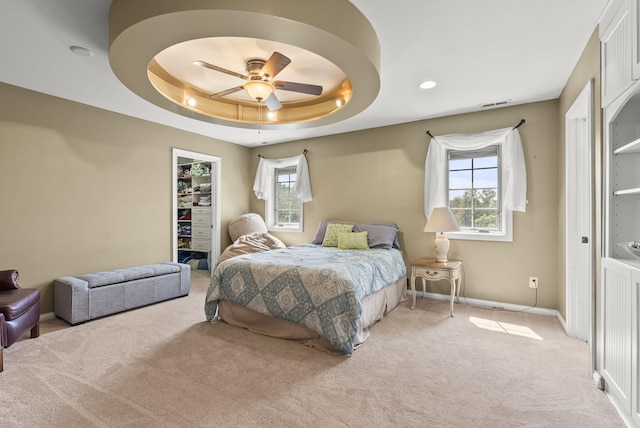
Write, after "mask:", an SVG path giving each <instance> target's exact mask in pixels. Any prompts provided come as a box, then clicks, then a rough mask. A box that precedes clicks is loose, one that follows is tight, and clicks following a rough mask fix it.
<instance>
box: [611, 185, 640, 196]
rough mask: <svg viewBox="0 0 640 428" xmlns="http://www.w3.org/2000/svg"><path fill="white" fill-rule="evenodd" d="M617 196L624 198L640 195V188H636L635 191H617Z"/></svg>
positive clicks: (615, 193)
mask: <svg viewBox="0 0 640 428" xmlns="http://www.w3.org/2000/svg"><path fill="white" fill-rule="evenodd" d="M613 194H614V195H615V196H624V195H640V187H636V188H634V189H623V190H616V191H615V192H613Z"/></svg>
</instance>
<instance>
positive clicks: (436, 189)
mask: <svg viewBox="0 0 640 428" xmlns="http://www.w3.org/2000/svg"><path fill="white" fill-rule="evenodd" d="M494 144H501V145H502V201H503V206H504V208H506V209H509V210H512V211H522V212H525V211H526V204H527V169H526V166H525V163H524V152H523V150H522V140H521V139H520V133H519V132H518V129H517V128H516V129H513V128H503V129H496V130H493V131H487V132H481V133H477V134H450V135H440V136H434V137H433V138H432V139H431V142H430V143H429V150H428V151H427V160H426V163H425V174H424V215H425V217H427V218H428V217H429V215H430V214H431V211H432V210H433V209H434V208H436V207H446V206H449V201H448V200H447V197H448V189H447V169H448V168H447V163H448V160H447V150H477V149H481V148H483V147H487V146H490V145H494Z"/></svg>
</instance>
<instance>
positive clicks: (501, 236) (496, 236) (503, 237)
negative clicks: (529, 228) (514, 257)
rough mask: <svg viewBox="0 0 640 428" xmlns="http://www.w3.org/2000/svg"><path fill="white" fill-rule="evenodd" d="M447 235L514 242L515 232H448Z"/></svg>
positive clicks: (478, 239)
mask: <svg viewBox="0 0 640 428" xmlns="http://www.w3.org/2000/svg"><path fill="white" fill-rule="evenodd" d="M445 235H446V236H447V238H449V239H459V240H467V241H496V242H513V234H511V233H502V232H488V233H484V232H447V233H445Z"/></svg>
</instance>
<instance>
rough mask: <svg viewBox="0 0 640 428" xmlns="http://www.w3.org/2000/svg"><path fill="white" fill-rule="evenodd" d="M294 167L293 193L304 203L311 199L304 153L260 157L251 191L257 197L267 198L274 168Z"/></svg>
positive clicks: (272, 182) (272, 184)
mask: <svg viewBox="0 0 640 428" xmlns="http://www.w3.org/2000/svg"><path fill="white" fill-rule="evenodd" d="M293 166H295V167H296V184H295V186H294V188H293V193H295V194H296V195H299V196H300V202H302V203H305V202H309V201H311V200H312V199H313V197H312V195H311V179H310V178H309V165H308V164H307V158H306V157H305V156H304V155H299V156H293V157H290V158H283V159H265V158H263V157H260V160H259V161H258V170H257V171H256V179H255V181H254V183H253V191H254V193H255V194H256V197H257V198H258V199H262V200H267V199H268V198H269V195H272V194H273V192H272V189H273V186H274V185H275V170H276V169H278V168H288V167H293Z"/></svg>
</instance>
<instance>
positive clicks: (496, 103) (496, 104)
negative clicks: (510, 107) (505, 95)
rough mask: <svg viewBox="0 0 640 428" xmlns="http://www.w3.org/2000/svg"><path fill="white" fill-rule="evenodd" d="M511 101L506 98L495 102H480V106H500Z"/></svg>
mask: <svg viewBox="0 0 640 428" xmlns="http://www.w3.org/2000/svg"><path fill="white" fill-rule="evenodd" d="M510 102H511V100H506V101H497V102H495V103H487V104H482V108H494V107H500V106H503V105H506V104H509V103H510Z"/></svg>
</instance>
